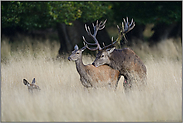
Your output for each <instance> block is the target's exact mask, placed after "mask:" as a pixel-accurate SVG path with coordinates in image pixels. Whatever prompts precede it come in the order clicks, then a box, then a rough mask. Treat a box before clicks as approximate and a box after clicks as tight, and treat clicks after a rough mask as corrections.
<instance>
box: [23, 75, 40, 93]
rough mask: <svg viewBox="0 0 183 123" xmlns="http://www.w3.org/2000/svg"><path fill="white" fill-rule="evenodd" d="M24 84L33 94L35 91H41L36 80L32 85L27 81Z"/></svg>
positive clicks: (24, 80)
mask: <svg viewBox="0 0 183 123" xmlns="http://www.w3.org/2000/svg"><path fill="white" fill-rule="evenodd" d="M23 83H24V84H25V85H27V87H28V90H29V92H31V93H33V92H34V91H39V90H41V89H40V88H39V86H38V85H36V80H35V78H34V79H33V80H32V83H31V84H30V83H29V82H28V81H27V80H26V79H23Z"/></svg>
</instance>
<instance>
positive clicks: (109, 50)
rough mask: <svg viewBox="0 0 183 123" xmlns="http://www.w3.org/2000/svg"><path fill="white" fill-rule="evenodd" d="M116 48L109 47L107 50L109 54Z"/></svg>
mask: <svg viewBox="0 0 183 123" xmlns="http://www.w3.org/2000/svg"><path fill="white" fill-rule="evenodd" d="M114 50H115V47H113V48H110V49H107V50H106V51H107V53H108V54H111V53H112V52H113V51H114Z"/></svg>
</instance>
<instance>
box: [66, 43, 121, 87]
mask: <svg viewBox="0 0 183 123" xmlns="http://www.w3.org/2000/svg"><path fill="white" fill-rule="evenodd" d="M85 49H86V46H84V47H82V48H81V49H79V48H78V46H77V45H75V47H74V51H72V54H71V55H70V56H69V57H68V60H69V61H70V60H73V61H75V63H76V69H77V71H78V73H79V75H80V81H81V83H82V85H83V86H84V87H86V88H90V87H93V88H98V87H110V88H113V89H116V87H117V84H118V81H119V78H120V76H119V75H120V73H119V71H118V70H114V69H112V68H111V67H109V66H107V65H101V66H100V67H95V66H94V65H92V64H88V65H84V64H83V61H82V52H83V51H84V50H85Z"/></svg>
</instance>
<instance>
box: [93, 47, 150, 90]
mask: <svg viewBox="0 0 183 123" xmlns="http://www.w3.org/2000/svg"><path fill="white" fill-rule="evenodd" d="M104 64H107V65H109V66H110V67H112V68H113V69H116V70H118V71H119V72H120V75H123V76H124V83H123V86H124V87H125V89H127V88H131V86H132V82H133V80H137V81H140V83H141V84H145V82H146V72H147V70H146V67H145V65H144V63H143V62H142V61H141V59H140V57H139V56H137V55H136V54H135V52H134V51H132V50H131V49H129V48H124V49H118V50H117V49H114V48H112V49H107V50H103V51H101V52H99V53H98V54H97V56H96V59H95V61H94V62H93V65H95V66H96V67H99V66H100V65H104Z"/></svg>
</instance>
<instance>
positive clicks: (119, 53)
mask: <svg viewBox="0 0 183 123" xmlns="http://www.w3.org/2000/svg"><path fill="white" fill-rule="evenodd" d="M134 26H135V23H134V22H133V19H132V21H131V23H129V22H128V18H127V20H125V19H124V24H123V22H122V29H120V28H119V26H117V28H118V31H119V36H118V38H117V40H116V41H115V42H113V39H112V43H111V44H109V45H107V46H105V45H104V43H103V45H104V47H103V48H101V46H100V44H99V42H98V40H97V38H96V34H97V31H98V30H100V29H99V25H98V21H97V22H96V25H95V26H94V24H93V28H94V34H91V31H90V28H89V27H87V26H86V25H85V29H86V32H87V33H88V35H90V36H91V37H92V38H93V40H94V41H95V43H89V42H87V41H86V40H85V38H84V36H83V40H84V41H85V43H86V44H87V45H86V46H87V48H88V49H89V50H92V51H95V50H99V52H98V54H97V55H96V59H95V61H94V62H93V63H92V64H93V65H94V66H95V67H99V66H101V65H109V66H110V67H111V68H113V69H115V70H118V71H119V72H120V75H123V76H124V83H123V86H124V88H125V90H129V89H130V88H131V87H132V85H133V84H134V83H135V84H136V85H139V84H143V85H146V66H145V65H144V63H143V62H142V61H141V59H140V57H139V56H137V55H136V54H135V52H134V51H133V50H131V49H130V48H124V49H115V47H113V48H109V47H111V46H113V45H114V44H115V43H116V42H117V41H120V40H121V39H122V37H124V38H125V34H126V33H127V32H129V31H130V30H132V29H133V28H134ZM88 45H93V46H96V47H94V48H93V47H92V48H89V47H88ZM106 77H107V75H106ZM134 80H136V81H134Z"/></svg>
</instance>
